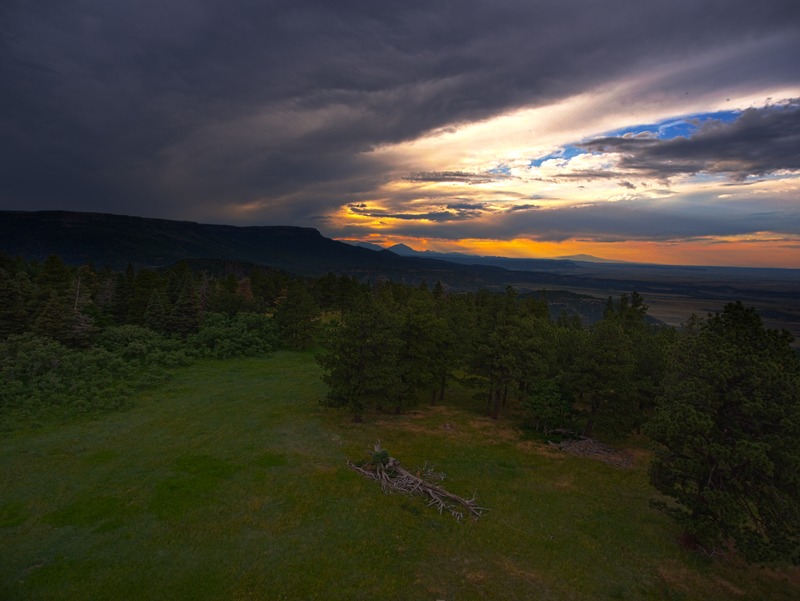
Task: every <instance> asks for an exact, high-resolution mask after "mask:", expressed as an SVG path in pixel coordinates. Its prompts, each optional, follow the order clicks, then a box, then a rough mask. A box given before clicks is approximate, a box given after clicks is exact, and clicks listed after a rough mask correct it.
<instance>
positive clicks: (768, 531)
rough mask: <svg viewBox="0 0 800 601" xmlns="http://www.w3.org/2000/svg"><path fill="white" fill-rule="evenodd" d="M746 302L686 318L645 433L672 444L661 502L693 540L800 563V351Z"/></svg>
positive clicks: (662, 458)
mask: <svg viewBox="0 0 800 601" xmlns="http://www.w3.org/2000/svg"><path fill="white" fill-rule="evenodd" d="M792 341H793V339H792V337H791V336H790V335H789V333H788V332H786V331H783V332H778V331H776V330H767V329H765V328H764V327H763V325H762V323H761V318H760V317H759V316H758V314H757V313H756V312H755V309H752V308H750V309H746V308H745V307H744V306H743V305H742V304H741V303H740V302H737V303H730V304H728V305H727V306H726V307H725V309H724V311H723V313H722V314H716V315H714V316H709V318H708V319H707V320H701V319H697V318H693V319H692V320H690V321H689V323H688V324H687V325H686V326H685V328H684V332H683V334H682V335H681V337H680V340H679V341H678V343H677V344H676V346H675V347H674V349H673V351H672V353H671V358H670V374H669V376H668V378H667V381H666V385H665V388H664V394H663V395H662V396H661V397H660V398H659V399H658V408H657V410H656V413H655V416H654V417H653V418H652V419H651V420H650V421H649V422H648V423H647V424H646V425H645V428H644V432H645V434H647V435H648V436H650V437H651V438H652V439H653V440H655V441H656V442H658V443H660V444H661V445H663V446H662V447H660V448H659V449H658V450H657V452H656V456H655V458H654V459H653V462H652V464H651V466H650V481H651V482H652V484H653V485H654V486H655V487H656V488H657V489H658V490H659V491H660V492H661V493H662V494H664V495H666V496H668V497H672V498H673V499H674V500H675V501H676V502H677V504H678V505H677V506H675V505H674V504H669V505H668V504H666V503H664V502H656V503H654V504H655V505H656V506H657V507H658V508H659V509H661V510H662V511H664V512H665V513H667V514H668V515H670V516H672V517H674V518H675V519H676V520H677V521H678V523H679V524H681V526H683V528H684V530H685V535H684V544H685V545H686V546H688V547H693V546H694V545H695V544H697V543H703V544H717V543H719V542H721V541H723V544H724V541H725V540H732V541H733V542H734V543H735V544H736V547H737V550H738V551H739V553H741V554H742V555H744V556H745V557H747V559H749V560H751V561H757V562H765V561H775V560H791V561H793V562H794V563H795V564H797V563H800V359H799V358H798V354H797V353H796V352H795V351H794V350H793V349H792V348H791V347H790V344H791V342H792Z"/></svg>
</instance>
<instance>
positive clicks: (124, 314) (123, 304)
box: [108, 273, 132, 326]
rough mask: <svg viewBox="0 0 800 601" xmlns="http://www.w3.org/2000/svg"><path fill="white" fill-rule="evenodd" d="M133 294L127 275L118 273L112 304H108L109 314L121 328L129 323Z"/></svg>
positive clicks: (115, 277) (115, 279)
mask: <svg viewBox="0 0 800 601" xmlns="http://www.w3.org/2000/svg"><path fill="white" fill-rule="evenodd" d="M131 294H132V289H131V286H130V284H129V283H128V278H127V277H125V274H122V273H118V274H117V275H116V276H114V291H113V292H112V294H111V302H109V304H108V312H109V313H110V315H111V318H112V319H113V320H114V323H116V324H117V325H119V326H121V325H123V324H125V323H127V321H128V308H129V306H130V302H131Z"/></svg>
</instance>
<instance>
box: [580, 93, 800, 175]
mask: <svg viewBox="0 0 800 601" xmlns="http://www.w3.org/2000/svg"><path fill="white" fill-rule="evenodd" d="M694 125H695V126H696V127H697V128H698V131H697V133H695V134H693V135H691V136H689V137H688V138H684V137H678V138H673V139H671V140H658V139H654V138H644V137H625V136H623V137H612V138H598V139H595V140H592V141H591V142H587V143H585V144H579V145H578V146H580V147H582V148H584V149H586V150H588V151H589V152H599V153H618V154H620V155H621V157H622V158H621V159H620V160H619V162H618V163H617V167H618V168H619V169H621V170H623V171H625V172H628V173H637V174H639V175H641V176H645V177H650V178H655V179H659V180H667V179H669V178H670V177H672V176H674V175H679V174H696V173H701V172H702V173H709V174H728V175H730V176H731V177H732V178H734V179H736V180H740V181H743V180H745V179H746V178H747V177H749V176H762V175H766V174H769V173H774V172H776V171H780V170H784V169H785V170H796V169H800V103H798V101H792V102H789V103H787V104H785V105H783V106H778V107H775V106H768V107H765V108H759V109H756V108H750V109H747V110H745V111H744V112H743V113H742V114H741V116H740V117H738V118H737V119H736V120H735V121H734V122H733V123H730V124H727V123H723V122H721V121H717V120H711V121H706V122H697V121H695V122H694ZM592 175H593V176H594V177H612V176H613V175H614V174H613V173H611V172H609V173H608V174H606V175H605V176H603V175H600V174H592ZM617 175H618V174H617ZM587 179H590V177H588V176H587ZM620 185H624V186H626V187H630V188H634V187H635V186H633V185H632V184H630V183H629V182H620Z"/></svg>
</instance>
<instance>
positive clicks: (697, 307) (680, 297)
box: [514, 281, 800, 348]
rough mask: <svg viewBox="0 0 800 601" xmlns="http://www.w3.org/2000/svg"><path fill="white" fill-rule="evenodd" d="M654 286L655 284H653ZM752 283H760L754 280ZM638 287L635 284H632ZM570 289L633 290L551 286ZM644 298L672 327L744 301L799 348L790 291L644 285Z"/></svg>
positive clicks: (527, 286)
mask: <svg viewBox="0 0 800 601" xmlns="http://www.w3.org/2000/svg"><path fill="white" fill-rule="evenodd" d="M650 285H651V286H652V285H653V284H652V283H651V284H650ZM751 285H752V286H757V285H758V283H756V282H751ZM514 287H515V288H517V289H519V290H532V291H538V290H541V289H542V288H547V286H546V285H543V284H541V283H538V282H535V281H534V282H528V283H521V284H520V283H515V284H514ZM663 287H664V288H669V284H664V286H663ZM631 288H633V289H635V286H631ZM562 289H564V290H568V291H569V292H574V293H577V294H586V295H590V296H594V297H596V298H598V299H607V298H608V297H609V295H610V296H612V297H613V298H614V299H615V300H616V299H618V298H619V296H620V295H621V294H627V295H630V294H631V292H633V291H634V290H633V289H630V290H628V289H623V288H619V289H608V288H596V287H595V288H593V287H590V286H586V287H578V286H574V287H569V288H559V287H555V288H552V289H548V291H549V292H551V293H552V292H553V291H555V290H562ZM636 291H637V292H640V293H641V294H642V296H643V297H644V300H645V303H646V304H647V305H648V306H649V307H650V308H649V309H648V311H647V314H648V315H650V316H651V317H654V318H656V319H658V320H661V321H663V322H664V323H666V324H667V325H670V326H680V325H681V324H682V323H684V322H685V321H686V320H687V319H689V317H690V316H691V315H692V313H694V314H695V315H698V316H700V317H706V315H707V314H708V313H716V312H721V311H722V309H723V308H724V307H725V305H726V304H728V303H729V302H733V301H737V300H741V301H742V303H744V305H745V306H747V307H755V308H756V310H757V311H758V313H759V315H761V318H762V321H763V322H764V327H767V328H771V329H777V330H788V331H789V332H791V334H792V335H793V336H794V337H795V339H796V340H795V342H794V344H793V345H792V346H794V347H797V348H800V300H798V298H800V297H798V296H796V295H794V294H787V292H786V290H777V291H776V290H772V289H771V288H769V287H765V289H764V290H758V289H754V288H751V289H749V290H748V291H747V292H746V293H745V292H736V291H734V292H729V293H727V294H724V293H722V292H720V293H718V294H716V295H709V294H701V293H700V292H698V291H697V290H693V289H692V288H691V287H688V286H681V287H679V288H678V289H677V290H670V291H664V292H659V291H655V292H654V291H652V290H649V291H643V290H642V288H639V289H638V290H636Z"/></svg>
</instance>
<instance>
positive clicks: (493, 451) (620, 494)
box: [0, 351, 800, 600]
mask: <svg viewBox="0 0 800 601" xmlns="http://www.w3.org/2000/svg"><path fill="white" fill-rule="evenodd" d="M319 376H320V372H319V368H318V367H317V366H316V364H315V362H314V358H313V354H312V353H311V352H289V351H281V352H278V353H276V354H274V355H272V356H270V357H266V358H257V359H240V360H227V361H202V362H198V363H196V364H195V365H193V366H192V367H189V368H185V369H182V370H179V371H177V372H176V374H175V376H174V377H173V379H172V380H171V381H170V382H169V383H167V384H164V385H162V386H160V387H159V388H157V389H155V390H151V391H150V392H148V393H146V394H142V395H140V396H139V397H137V398H136V399H135V402H134V407H133V408H132V409H129V410H127V411H124V412H117V413H113V414H108V415H106V416H104V417H102V418H101V419H99V420H94V421H83V422H75V423H69V424H62V425H58V426H47V427H44V428H40V429H39V430H36V431H29V432H18V433H16V434H14V435H9V436H6V437H5V438H3V439H0V483H1V485H0V598H2V599H115V600H116V599H170V600H172V599H192V600H196V599H381V600H384V599H427V600H435V599H446V600H456V599H672V600H676V599H684V600H691V599H697V600H701V599H702V600H709V599H720V600H721V599H735V598H741V599H786V600H794V599H797V598H800V574H799V573H798V571H797V569H788V568H783V569H778V570H769V569H759V568H758V567H755V566H752V567H748V566H745V565H743V564H742V563H741V562H739V561H738V560H736V559H735V558H732V559H731V560H730V561H725V560H716V559H715V560H713V561H712V560H710V559H708V558H705V557H702V556H700V555H698V554H693V553H687V552H685V551H682V550H681V549H680V548H679V547H678V546H677V545H676V543H675V538H676V537H677V535H678V534H679V533H678V531H677V529H676V528H675V526H674V525H673V524H672V523H671V522H670V521H669V520H668V519H667V518H666V517H665V516H663V515H661V514H659V513H658V512H656V511H654V510H651V509H650V508H649V506H648V499H650V498H651V497H652V496H653V494H654V493H653V491H652V489H651V488H650V487H649V486H648V484H647V473H646V468H647V462H648V456H649V452H648V450H647V445H646V443H645V442H644V441H637V440H632V441H629V442H628V446H627V448H628V450H629V451H630V452H631V453H632V454H633V455H634V456H635V458H636V461H635V467H634V468H633V469H621V468H615V467H612V466H609V465H606V464H604V463H602V462H599V461H596V460H591V459H585V458H578V457H573V456H569V455H565V454H562V453H560V451H557V450H552V449H551V448H548V447H547V446H544V445H542V444H541V443H538V442H533V441H529V440H524V439H523V437H522V436H521V435H520V433H519V431H518V430H517V429H516V428H515V424H514V421H513V420H505V421H504V420H500V421H498V422H492V420H489V419H486V418H484V417H482V416H481V414H480V409H481V407H480V406H479V405H477V404H476V403H475V402H473V401H471V400H470V397H469V394H468V392H466V391H463V390H461V389H459V388H457V387H456V389H455V392H454V393H452V394H450V395H449V396H450V397H451V398H449V399H447V401H446V402H445V406H444V407H436V408H428V407H425V406H422V407H421V408H420V409H419V410H418V411H412V412H410V413H408V414H405V415H399V416H395V415H393V414H389V413H386V414H383V413H376V412H371V413H368V414H366V415H365V419H366V423H364V424H352V423H350V421H349V419H350V417H349V416H348V415H346V414H344V413H342V412H339V411H334V410H322V409H321V408H320V406H319V404H318V402H319V399H320V398H321V397H322V395H323V394H324V388H323V386H322V384H321V382H320V378H319ZM445 423H449V424H450V428H449V429H448V428H446V427H445ZM378 439H380V440H381V441H382V443H383V445H384V447H386V448H387V449H389V451H390V452H391V454H392V456H394V457H397V458H398V459H400V460H401V461H402V462H403V464H404V465H406V466H410V467H413V466H418V465H419V466H421V465H423V464H424V463H425V462H426V461H427V462H428V464H431V463H433V464H434V465H435V466H436V468H437V470H441V471H444V472H446V473H447V474H448V479H447V480H445V482H444V484H443V485H444V486H445V488H447V489H448V490H449V491H451V492H453V493H455V494H459V495H462V496H465V495H467V496H469V495H471V494H472V492H473V491H474V490H477V493H478V497H479V500H480V504H481V505H483V506H484V507H488V508H490V509H491V511H490V512H489V513H488V514H487V515H486V516H485V517H483V518H482V519H480V520H479V521H478V522H467V523H460V524H458V523H456V522H455V520H454V519H453V518H452V517H451V516H449V515H439V514H438V513H437V512H436V511H434V510H433V509H430V508H427V507H426V506H425V504H424V502H423V501H422V500H421V499H419V498H408V497H403V496H398V495H393V496H387V495H384V494H383V493H382V492H381V490H380V487H379V486H378V485H377V484H375V483H373V482H370V481H367V480H364V479H362V478H361V477H360V476H359V475H358V474H356V473H355V472H353V471H352V470H350V469H348V468H347V466H346V465H345V461H346V460H347V459H352V460H359V459H363V458H365V456H366V455H365V449H367V448H371V446H372V445H373V444H374V443H375V442H376V441H377V440H378Z"/></svg>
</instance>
